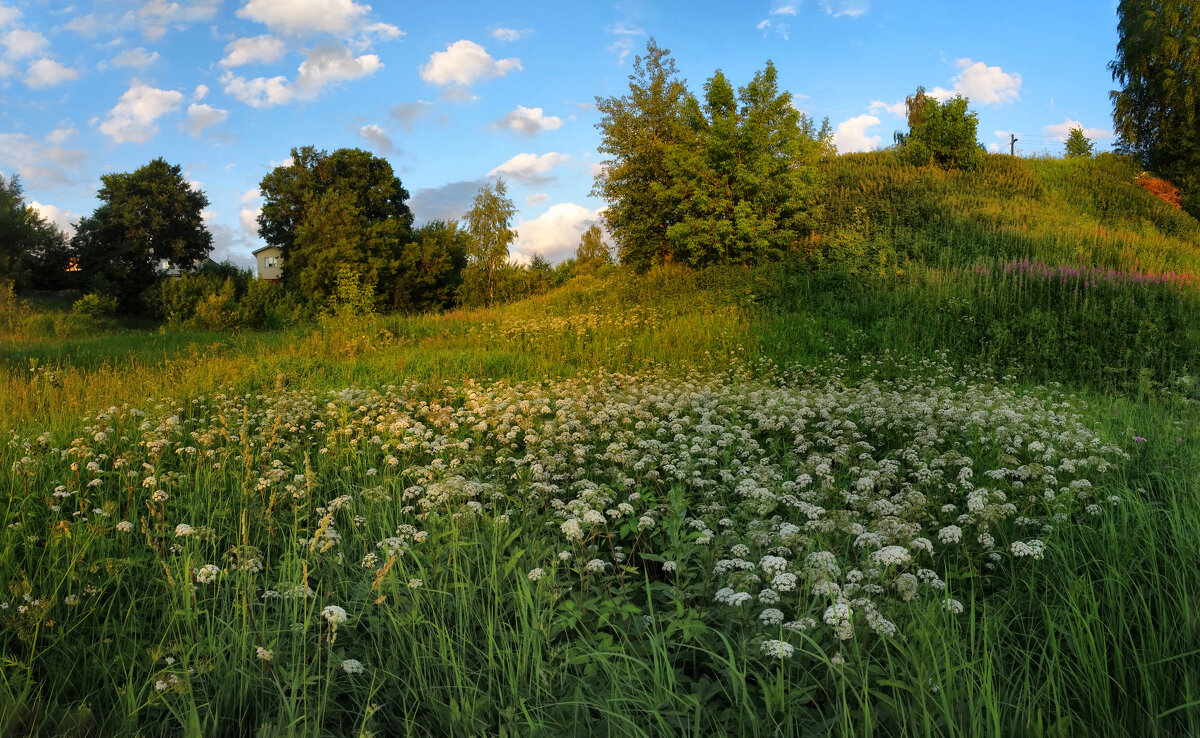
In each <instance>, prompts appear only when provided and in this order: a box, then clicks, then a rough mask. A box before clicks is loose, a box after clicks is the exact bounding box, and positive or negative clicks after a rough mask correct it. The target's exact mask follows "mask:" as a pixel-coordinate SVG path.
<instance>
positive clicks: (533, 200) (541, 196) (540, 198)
mask: <svg viewBox="0 0 1200 738" xmlns="http://www.w3.org/2000/svg"><path fill="white" fill-rule="evenodd" d="M549 199H550V196H549V195H547V194H546V193H545V192H535V193H533V194H532V195H530V196H529V197H527V198H525V204H526V205H528V206H530V207H532V206H534V205H537V204H539V203H543V202H546V201H547V200H549Z"/></svg>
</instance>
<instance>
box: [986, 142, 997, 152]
mask: <svg viewBox="0 0 1200 738" xmlns="http://www.w3.org/2000/svg"><path fill="white" fill-rule="evenodd" d="M999 150H1000V144H998V143H996V142H995V141H992V142H991V143H990V144H988V151H990V152H992V153H993V154H994V153H996V152H997V151H999Z"/></svg>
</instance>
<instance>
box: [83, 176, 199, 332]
mask: <svg viewBox="0 0 1200 738" xmlns="http://www.w3.org/2000/svg"><path fill="white" fill-rule="evenodd" d="M100 181H101V182H102V183H103V186H102V187H101V188H100V192H99V193H98V195H97V197H99V199H100V202H101V204H100V206H99V207H97V208H96V210H95V211H94V212H93V213H92V214H91V215H90V216H88V217H86V218H83V219H82V220H80V221H79V226H78V227H77V228H76V231H75V237H74V238H73V239H72V247H73V249H74V250H75V253H76V255H77V257H78V260H79V267H80V269H81V270H82V272H83V278H84V279H85V280H86V282H87V286H88V288H89V289H90V290H91V291H93V292H101V293H106V294H111V295H113V296H115V297H116V298H117V299H118V300H119V301H120V303H121V306H122V308H123V309H126V310H132V309H136V308H137V307H139V306H140V302H141V294H142V292H144V291H145V289H146V288H147V287H150V286H151V285H153V284H154V283H155V282H157V281H158V280H159V279H161V278H162V276H163V268H162V267H163V265H166V266H167V267H168V268H172V267H173V268H175V269H180V270H184V271H186V270H191V269H194V268H195V267H196V266H197V265H198V264H199V263H201V262H202V261H203V260H204V259H205V258H207V257H208V255H209V253H210V252H211V251H212V234H210V233H209V232H208V229H207V228H206V227H205V225H204V218H203V216H202V215H201V214H202V212H203V211H204V209H205V208H206V207H208V198H207V197H206V196H205V195H204V193H203V192H201V191H200V190H198V189H194V188H193V187H192V186H191V185H190V184H189V183H188V182H187V180H186V179H184V176H183V171H182V169H181V168H180V166H179V165H178V164H168V163H167V162H166V161H165V160H163V159H162V158H158V159H154V160H153V161H151V162H150V163H149V164H146V165H145V166H142V167H140V168H139V169H137V170H135V171H133V172H123V173H118V174H106V175H104V176H102V177H101V178H100Z"/></svg>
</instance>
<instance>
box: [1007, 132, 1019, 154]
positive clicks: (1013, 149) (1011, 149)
mask: <svg viewBox="0 0 1200 738" xmlns="http://www.w3.org/2000/svg"><path fill="white" fill-rule="evenodd" d="M1008 137H1009V139H1011V140H1010V141H1009V142H1008V155H1009V156H1016V155H1017V134H1015V133H1010V134H1008Z"/></svg>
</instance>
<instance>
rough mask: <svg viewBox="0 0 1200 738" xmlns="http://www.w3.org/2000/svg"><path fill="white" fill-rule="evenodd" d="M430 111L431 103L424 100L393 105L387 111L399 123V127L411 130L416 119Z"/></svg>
mask: <svg viewBox="0 0 1200 738" xmlns="http://www.w3.org/2000/svg"><path fill="white" fill-rule="evenodd" d="M432 111H433V103H431V102H428V101H426V100H417V101H416V102H407V103H400V104H399V105H393V106H392V109H391V110H390V111H389V112H390V114H391V116H392V117H393V118H395V119H396V122H397V123H399V124H400V127H401V128H403V129H404V130H406V131H411V130H412V129H413V127H414V126H415V125H416V123H417V121H419V120H420V119H421V118H424V117H425V116H426V115H429V113H430V112H432Z"/></svg>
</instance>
